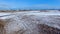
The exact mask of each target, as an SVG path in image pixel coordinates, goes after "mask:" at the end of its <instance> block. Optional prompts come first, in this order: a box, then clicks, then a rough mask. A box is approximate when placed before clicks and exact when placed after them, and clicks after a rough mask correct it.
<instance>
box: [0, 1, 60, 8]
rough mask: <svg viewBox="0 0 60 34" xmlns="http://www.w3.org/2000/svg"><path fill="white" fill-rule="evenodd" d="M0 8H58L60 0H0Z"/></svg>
mask: <svg viewBox="0 0 60 34" xmlns="http://www.w3.org/2000/svg"><path fill="white" fill-rule="evenodd" d="M0 9H60V0H0Z"/></svg>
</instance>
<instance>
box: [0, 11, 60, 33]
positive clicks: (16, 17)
mask: <svg viewBox="0 0 60 34" xmlns="http://www.w3.org/2000/svg"><path fill="white" fill-rule="evenodd" d="M6 19H8V20H7V24H8V25H4V26H5V29H6V30H7V32H8V33H7V34H15V32H17V31H19V30H21V29H22V31H26V32H24V33H23V34H38V27H37V25H38V24H45V25H48V26H50V27H54V28H58V29H60V12H59V11H55V12H54V11H53V12H52V11H51V12H40V11H25V12H14V13H0V20H3V21H4V20H6ZM4 23H6V22H4ZM19 33H21V31H20V32H19Z"/></svg>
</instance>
